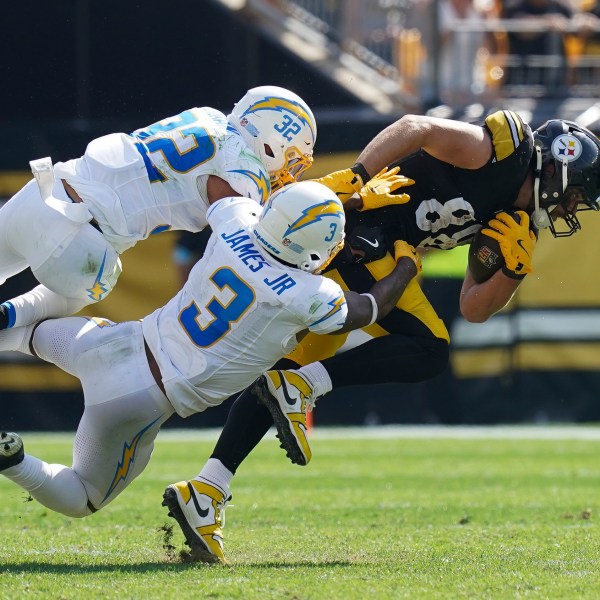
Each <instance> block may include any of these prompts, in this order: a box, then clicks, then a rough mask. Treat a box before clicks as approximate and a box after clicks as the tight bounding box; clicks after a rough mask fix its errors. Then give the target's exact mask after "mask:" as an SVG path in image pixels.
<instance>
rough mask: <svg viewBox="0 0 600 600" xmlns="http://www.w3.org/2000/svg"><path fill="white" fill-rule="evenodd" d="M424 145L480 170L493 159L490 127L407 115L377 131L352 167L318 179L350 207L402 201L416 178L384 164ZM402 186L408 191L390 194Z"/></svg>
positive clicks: (443, 157) (439, 155)
mask: <svg viewBox="0 0 600 600" xmlns="http://www.w3.org/2000/svg"><path fill="white" fill-rule="evenodd" d="M421 149H423V150H425V151H426V152H428V153H429V154H431V155H432V156H433V157H434V158H437V159H439V160H442V161H444V162H447V163H449V164H451V165H454V166H456V167H461V168H463V169H480V168H481V167H483V166H484V165H486V164H487V163H488V162H489V160H490V159H491V157H492V152H493V144H492V139H491V137H490V135H489V133H488V132H487V130H486V129H485V128H483V127H480V126H478V125H472V124H470V123H463V122H461V121H453V120H450V119H440V118H437V117H426V116H420V115H405V116H404V117H402V118H401V119H399V120H398V121H396V122H395V123H392V124H391V125H390V126H388V127H386V128H385V129H384V130H383V131H382V132H381V133H379V134H377V135H376V136H375V137H374V138H373V139H372V140H371V142H369V144H368V145H367V147H366V148H365V149H364V150H363V151H362V152H361V153H360V155H359V157H358V159H357V161H356V163H355V164H354V166H352V167H351V168H349V169H344V170H342V171H336V172H335V173H330V174H329V175H326V176H325V177H321V178H320V179H317V181H319V182H320V183H322V184H323V185H326V186H327V187H328V188H329V189H331V190H333V191H334V192H335V193H336V194H337V195H338V197H339V198H340V200H342V202H343V203H344V208H346V209H347V210H348V209H357V210H371V209H373V208H379V207H381V206H385V205H387V204H403V203H404V202H408V201H409V200H410V186H411V185H412V184H413V183H414V181H413V180H412V179H409V178H407V177H403V176H402V174H401V173H399V172H398V168H397V167H396V168H394V169H392V171H390V172H386V171H384V169H385V168H386V167H387V166H388V165H391V164H392V163H394V162H396V161H399V160H401V159H403V158H405V157H407V156H410V155H411V154H413V153H415V152H417V151H419V150H421ZM404 187H405V188H406V192H407V193H405V194H399V193H397V192H396V193H395V194H392V192H394V191H396V190H398V189H400V188H404ZM355 194H357V195H355Z"/></svg>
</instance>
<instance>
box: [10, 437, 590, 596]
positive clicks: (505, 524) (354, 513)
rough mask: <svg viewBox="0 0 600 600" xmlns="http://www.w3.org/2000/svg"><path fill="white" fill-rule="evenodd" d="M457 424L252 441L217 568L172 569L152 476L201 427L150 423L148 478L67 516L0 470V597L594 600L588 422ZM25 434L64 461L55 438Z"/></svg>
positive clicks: (190, 469)
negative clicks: (303, 452) (299, 455)
mask: <svg viewBox="0 0 600 600" xmlns="http://www.w3.org/2000/svg"><path fill="white" fill-rule="evenodd" d="M342 431H343V430H342ZM462 431H463V430H458V431H457V432H456V431H454V432H453V431H451V432H449V433H448V434H441V435H437V433H439V432H437V430H428V429H425V430H411V429H408V430H402V429H400V430H399V434H398V435H396V434H395V432H392V434H390V432H388V431H384V432H383V435H381V434H380V435H379V437H376V436H377V434H378V431H377V430H365V432H366V433H370V435H371V436H373V437H371V438H365V437H364V436H356V437H344V434H343V433H342V432H338V433H337V434H336V433H335V432H333V434H329V435H328V432H321V431H319V430H317V432H316V434H315V436H314V439H313V444H312V445H313V449H314V458H313V462H312V463H311V464H310V465H309V466H308V467H297V466H293V465H291V464H289V463H288V462H287V459H286V458H285V456H284V455H283V452H282V451H281V450H280V449H279V448H278V445H277V442H276V440H275V439H274V438H270V439H267V440H265V441H264V442H263V443H262V444H261V446H260V447H259V448H258V449H257V451H256V452H255V453H254V454H253V455H252V456H251V457H250V458H249V459H248V461H247V462H246V463H245V464H244V465H242V467H241V468H240V470H239V472H238V475H237V476H236V479H235V480H234V482H233V487H232V492H233V505H234V506H232V507H229V508H228V509H227V522H226V529H225V536H226V537H225V553H226V556H227V557H228V560H229V562H230V565H229V566H227V567H225V566H220V565H218V566H205V565H195V564H183V563H180V562H178V551H179V550H181V549H182V548H183V545H182V539H183V538H182V536H181V533H180V532H179V530H178V529H177V528H175V529H174V531H173V537H172V540H171V542H170V543H171V544H172V545H174V546H175V550H171V551H170V550H169V548H168V545H169V544H168V542H169V539H168V535H167V536H166V538H167V539H165V531H164V530H163V529H161V528H163V526H164V525H165V524H167V523H169V522H171V521H172V520H171V519H168V518H167V516H166V509H165V508H164V507H162V506H161V500H162V492H163V489H164V487H165V485H166V484H168V483H171V482H173V481H177V480H180V479H184V478H189V477H191V476H193V475H194V474H195V473H196V472H197V471H198V469H199V467H200V466H201V464H202V463H203V462H204V460H205V458H206V457H207V456H208V455H209V454H210V451H211V449H212V446H213V439H214V437H213V439H211V437H210V435H209V436H208V437H207V436H206V434H204V435H197V436H194V434H193V433H183V434H182V435H181V436H178V435H177V434H176V433H175V432H169V431H167V432H164V434H163V435H162V436H161V437H159V440H158V444H157V448H156V451H155V454H154V457H153V459H152V461H151V463H150V465H149V467H148V469H147V470H146V472H145V473H144V474H143V475H142V476H141V477H140V478H139V479H138V480H137V481H135V482H134V484H133V485H131V486H130V487H129V488H128V489H127V490H126V491H125V493H123V494H122V495H121V496H120V497H119V498H118V499H117V500H116V501H115V502H113V504H111V505H109V506H108V507H107V508H106V509H104V510H102V511H101V512H99V513H97V514H95V515H93V516H92V517H88V518H87V519H83V520H75V519H69V518H66V517H63V516H61V515H57V514H53V513H50V512H49V511H47V510H45V509H44V508H43V507H41V506H40V505H38V504H37V503H35V502H27V495H26V494H25V493H24V492H22V491H21V490H20V489H19V488H17V487H16V486H15V485H14V484H12V483H11V482H9V481H8V480H5V479H4V478H0V494H1V495H0V497H1V498H2V505H1V508H0V519H1V527H2V529H1V531H2V544H1V548H0V582H1V585H0V597H1V598H23V597H28V598H86V599H92V598H120V599H123V598H168V597H177V598H183V597H185V598H211V599H213V598H239V599H244V600H246V599H253V598H256V599H267V598H277V599H302V600H304V599H319V600H321V599H330V598H340V599H342V598H344V599H346V598H360V599H362V598H369V599H370V598H386V599H387V598H411V599H413V598H424V599H432V598H498V599H506V598H551V599H557V598H565V599H575V598H577V599H580V598H600V535H599V531H598V525H597V515H598V511H599V510H600V509H599V502H600V430H598V429H595V428H582V429H580V430H577V431H576V432H575V434H574V435H573V429H569V430H566V431H565V430H563V429H560V428H556V429H552V430H550V431H551V432H555V433H556V436H555V437H556V439H531V436H530V435H529V434H528V430H525V431H524V432H523V435H522V436H521V435H514V431H515V430H514V429H512V430H498V429H493V430H475V435H467V436H461V435H458V434H459V433H461V432H462ZM540 431H546V430H540ZM503 432H506V434H505V433H503ZM505 435H506V437H504V436H505ZM534 435H537V434H536V430H534ZM447 436H450V437H447ZM23 438H24V441H25V445H26V449H27V450H28V451H29V452H31V453H33V454H37V455H38V456H40V457H43V458H44V459H46V460H49V461H50V462H62V463H66V464H70V455H71V442H72V436H71V435H40V434H24V435H23ZM194 457H196V458H194ZM173 523H174V521H173Z"/></svg>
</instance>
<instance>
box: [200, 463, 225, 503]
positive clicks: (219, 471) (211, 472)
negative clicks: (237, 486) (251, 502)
mask: <svg viewBox="0 0 600 600" xmlns="http://www.w3.org/2000/svg"><path fill="white" fill-rule="evenodd" d="M198 477H202V478H203V479H206V480H207V481H210V482H211V483H214V484H216V485H218V486H219V487H220V488H221V489H222V490H223V491H224V492H225V495H226V496H227V495H228V494H229V484H230V483H231V480H232V479H233V473H232V472H231V471H230V470H229V469H227V468H226V467H225V466H224V465H223V463H222V462H221V461H220V460H219V459H218V458H209V459H208V460H207V461H206V464H205V465H204V466H203V467H202V470H201V471H200V473H199V474H198Z"/></svg>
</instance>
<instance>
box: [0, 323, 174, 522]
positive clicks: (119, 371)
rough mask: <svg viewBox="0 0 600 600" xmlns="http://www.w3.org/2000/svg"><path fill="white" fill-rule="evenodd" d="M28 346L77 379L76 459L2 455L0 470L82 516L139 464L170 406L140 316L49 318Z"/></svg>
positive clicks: (116, 490) (43, 499)
mask: <svg viewBox="0 0 600 600" xmlns="http://www.w3.org/2000/svg"><path fill="white" fill-rule="evenodd" d="M33 346H34V349H35V351H36V353H37V354H38V355H39V356H40V357H41V358H43V359H44V360H48V361H51V362H54V363H55V364H57V365H58V366H60V367H61V368H62V369H63V370H65V371H67V372H69V373H72V374H74V375H76V376H77V377H79V378H80V379H81V381H82V385H83V388H84V395H85V410H84V414H83V417H82V419H81V422H80V424H79V427H78V430H77V434H76V437H75V444H74V450H73V465H72V467H71V468H69V467H66V466H64V465H50V464H48V463H46V462H44V461H42V460H40V459H38V458H35V457H33V456H31V455H28V454H26V453H25V454H24V456H23V459H22V460H21V461H20V462H19V463H18V464H16V465H10V466H5V467H3V464H2V457H1V456H0V470H2V474H3V475H5V476H6V477H8V478H9V479H11V480H13V481H14V482H15V483H17V484H19V485H21V486H22V487H23V488H25V489H26V490H27V491H29V493H30V494H31V495H32V496H33V497H34V498H35V499H36V500H38V501H39V502H40V503H42V504H44V505H45V506H47V507H48V508H51V509H52V510H55V511H57V512H61V513H63V514H67V515H69V516H73V517H83V516H86V515H89V514H91V513H92V512H94V511H96V510H98V509H100V508H102V507H103V506H105V505H106V504H108V503H109V502H111V501H112V500H114V498H115V497H116V496H117V495H118V494H120V493H121V492H122V491H123V490H124V489H125V488H126V487H127V486H128V485H129V484H130V483H131V481H133V479H135V477H137V476H138V475H139V474H140V473H141V472H142V471H143V469H144V468H145V466H146V465H147V463H148V461H149V459H150V456H151V454H152V449H153V446H154V439H155V438H156V435H157V434H158V431H159V429H160V426H161V425H162V423H164V421H166V420H167V419H168V418H169V417H170V416H171V415H172V414H173V407H172V406H171V404H170V403H169V401H168V400H167V398H166V397H165V396H164V394H163V393H162V392H161V391H160V389H159V388H158V385H157V384H156V382H155V381H154V378H153V376H152V374H151V372H150V368H149V366H148V362H147V359H146V355H145V351H144V340H143V336H142V333H141V325H140V323H131V322H130V323H121V324H110V322H107V321H104V322H103V323H100V324H99V322H98V321H94V320H88V319H84V318H78V317H73V318H69V319H58V320H55V321H46V322H44V323H41V324H40V325H39V326H38V327H37V328H36V331H35V333H34V341H33ZM115 357H118V360H115ZM4 464H5V465H7V462H6V461H5V462H4Z"/></svg>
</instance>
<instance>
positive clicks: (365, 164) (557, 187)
mask: <svg viewBox="0 0 600 600" xmlns="http://www.w3.org/2000/svg"><path fill="white" fill-rule="evenodd" d="M599 152H600V142H599V141H598V139H597V138H596V137H595V136H594V135H593V134H592V133H591V132H589V131H587V130H586V129H584V128H582V127H579V126H577V125H576V124H574V123H570V122H567V121H561V120H552V121H549V122H547V123H546V124H545V125H543V126H542V127H540V128H539V129H537V130H535V131H533V132H532V131H531V129H530V127H529V126H528V125H527V124H526V123H524V122H523V121H522V119H521V118H520V117H519V115H517V114H516V113H514V112H512V111H498V112H495V113H493V114H491V115H490V116H488V117H487V118H486V119H485V122H483V123H482V124H467V123H463V122H459V121H453V120H447V119H439V118H433V117H426V116H413V115H407V116H405V117H403V118H401V119H400V120H399V121H397V122H395V123H394V124H392V125H390V126H389V127H388V128H386V129H384V130H383V131H382V132H381V133H380V134H378V135H377V136H376V137H375V138H374V139H373V140H372V141H371V142H370V143H369V145H368V146H367V147H366V148H365V150H364V151H363V152H362V153H361V154H360V156H359V157H358V160H357V163H356V164H355V165H354V166H353V167H352V168H350V169H345V170H343V171H338V172H336V173H332V174H330V175H328V176H326V177H324V178H321V179H320V180H319V181H320V182H321V183H324V184H325V185H327V186H328V187H330V188H331V189H333V190H334V191H335V192H336V193H337V194H338V196H339V197H340V198H341V199H342V201H344V202H345V206H346V208H347V209H349V210H348V216H347V220H348V227H347V230H346V231H347V238H346V239H347V242H346V243H347V252H346V255H345V260H343V258H342V257H341V256H338V258H337V259H336V260H335V261H334V262H333V263H332V264H331V265H330V270H329V271H328V273H327V274H328V276H330V277H332V278H333V279H335V280H336V281H337V282H338V283H340V285H341V286H342V287H343V288H344V289H352V290H355V291H357V292H367V291H368V290H369V288H370V287H371V285H372V284H373V281H374V280H378V279H380V278H381V277H383V276H385V275H386V274H387V273H388V272H389V271H390V269H391V268H392V267H393V265H394V264H395V262H394V258H393V256H392V255H393V254H394V243H395V242H396V240H403V241H404V242H407V243H408V244H410V245H411V246H413V247H421V248H439V249H449V248H452V247H454V246H456V245H459V244H466V243H469V242H470V240H471V239H472V238H473V236H474V235H475V233H476V232H477V231H478V230H479V229H481V227H482V226H483V225H485V224H487V223H488V222H489V221H490V219H492V218H493V220H492V222H491V224H492V226H493V227H494V229H489V228H488V229H489V231H490V232H491V235H493V236H495V237H496V239H497V240H498V242H499V245H500V248H501V250H502V253H503V255H504V259H505V268H504V269H503V270H499V271H498V272H496V273H495V274H494V275H493V276H492V277H491V278H490V279H488V280H487V281H485V282H483V283H479V284H478V283H476V282H475V281H474V279H473V277H472V276H471V274H470V273H469V272H468V271H467V273H466V276H465V280H464V284H463V288H462V292H461V311H462V313H463V315H464V317H465V318H466V319H467V320H469V321H473V322H483V321H485V320H486V319H488V318H489V317H490V316H491V315H492V314H494V313H495V312H497V311H498V310H500V309H501V308H502V307H504V306H505V305H506V303H507V302H508V301H509V300H510V298H511V297H512V295H513V294H514V292H515V290H516V289H517V287H518V286H519V284H520V282H521V281H522V279H523V277H524V276H525V275H526V274H527V273H529V272H530V271H531V257H532V254H533V250H534V247H535V242H536V236H535V235H534V234H533V233H531V232H530V219H531V223H532V225H533V227H534V228H538V229H539V228H545V227H548V228H550V229H551V231H552V233H553V234H554V235H555V237H560V236H563V235H571V234H572V233H574V232H575V231H577V230H578V229H579V228H580V224H579V221H578V219H577V216H576V212H577V210H578V209H579V210H581V209H583V208H591V209H594V210H598V203H597V200H598V198H599V196H600V159H599ZM386 165H389V166H391V167H394V166H399V167H400V172H401V174H402V175H404V176H406V177H408V178H410V179H411V180H413V182H411V183H412V185H409V186H408V187H403V188H401V189H399V190H398V191H397V193H398V203H397V204H393V205H389V206H384V207H382V208H380V209H378V210H373V211H368V212H367V211H360V208H361V201H360V200H358V201H357V200H355V192H357V191H359V190H361V189H362V188H363V186H364V184H365V183H366V182H367V181H368V180H369V179H370V177H371V176H372V175H373V174H375V173H379V172H380V170H381V169H382V168H384V167H385V166H386ZM403 185H406V182H405V183H404V184H403ZM405 192H406V193H405ZM353 208H355V209H358V210H357V211H352V210H350V209H353ZM514 209H518V210H520V211H521V212H520V213H519V215H520V216H521V218H520V222H519V223H517V222H516V220H514V219H513V218H512V217H511V216H510V215H508V214H506V213H505V212H504V211H507V210H514ZM559 222H562V223H563V224H564V226H563V228H562V229H561V227H559V225H558V223H559ZM375 318H376V314H374V319H373V321H375ZM361 331H362V333H363V334H364V335H363V338H364V339H365V340H367V341H364V343H362V344H360V345H358V346H356V347H354V348H352V349H349V350H347V351H345V352H340V353H338V354H336V352H337V351H338V350H339V349H340V348H341V347H342V346H343V345H344V343H345V342H346V336H344V335H331V336H313V335H311V334H308V335H307V336H306V337H305V338H304V339H303V340H302V342H301V344H300V345H299V346H298V347H297V348H296V350H295V351H294V352H293V353H292V354H291V355H290V356H289V360H288V361H287V362H286V363H285V364H283V363H282V364H278V365H276V367H277V369H275V370H272V371H269V372H267V373H266V374H265V375H264V376H263V377H262V378H260V379H259V380H258V382H257V383H256V384H255V386H254V387H253V388H252V389H250V390H246V391H245V392H244V393H243V394H241V395H240V396H239V398H238V399H237V400H236V401H235V403H234V404H233V406H232V408H231V411H230V413H229V417H228V420H227V423H226V425H225V427H224V429H223V432H222V434H221V436H220V438H219V441H218V442H217V445H216V447H215V449H214V451H213V454H212V455H211V457H210V459H209V460H208V462H207V463H206V465H205V466H204V468H203V469H202V471H201V472H200V474H199V475H198V476H197V478H196V479H199V480H200V481H202V482H203V483H205V484H207V486H208V487H206V490H208V491H207V494H206V497H205V498H190V502H192V501H194V502H195V503H196V506H199V505H202V506H203V505H204V504H206V502H211V493H210V487H211V486H212V487H213V488H217V489H218V490H220V492H218V493H219V494H220V493H222V494H224V495H225V496H228V495H229V484H230V481H231V478H232V477H233V474H234V473H235V471H236V469H237V468H238V466H239V465H240V463H241V462H242V461H243V460H244V459H245V457H246V456H247V455H248V454H249V453H250V451H251V450H252V449H253V448H254V447H255V446H256V444H258V442H259V441H260V439H262V437H263V436H264V434H265V433H266V432H267V431H268V429H269V428H270V427H271V426H272V425H273V423H275V426H276V427H277V432H278V436H279V438H280V440H281V442H282V446H283V447H284V449H285V450H286V452H287V454H288V456H289V457H290V459H291V460H292V462H294V463H297V464H301V465H305V464H307V463H308V462H309V460H310V458H311V451H310V447H309V445H308V441H307V439H306V410H307V408H310V407H311V405H312V404H313V403H314V400H315V399H316V398H317V397H320V396H322V395H324V394H326V393H327V392H329V391H330V390H331V389H332V388H333V387H342V386H348V385H361V384H376V383H390V382H416V381H422V380H425V379H428V378H431V377H433V376H435V375H436V374H438V373H439V372H440V371H441V370H442V369H443V368H444V367H445V365H446V363H447V361H448V343H449V336H448V332H447V330H446V327H445V326H444V324H443V322H442V321H441V320H440V319H439V318H438V316H437V315H436V313H435V311H434V310H433V308H432V307H431V305H430V304H429V302H428V300H427V299H426V297H425V296H424V294H423V292H422V291H421V289H420V287H419V284H418V282H417V281H416V280H414V279H413V280H412V281H411V282H410V283H409V284H408V285H407V288H406V290H405V292H404V294H403V296H402V298H401V299H400V301H399V302H398V304H397V305H396V309H395V310H394V311H392V313H390V314H389V315H388V316H387V317H386V318H385V319H383V320H382V321H380V322H379V323H373V324H372V325H370V326H368V327H365V328H364V329H363V330H361ZM317 337H319V339H317ZM299 365H304V366H302V367H300V368H298V366H299ZM258 400H259V401H260V404H259V402H258ZM217 495H218V494H217ZM207 524H208V523H207ZM183 528H184V530H185V527H183Z"/></svg>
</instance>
